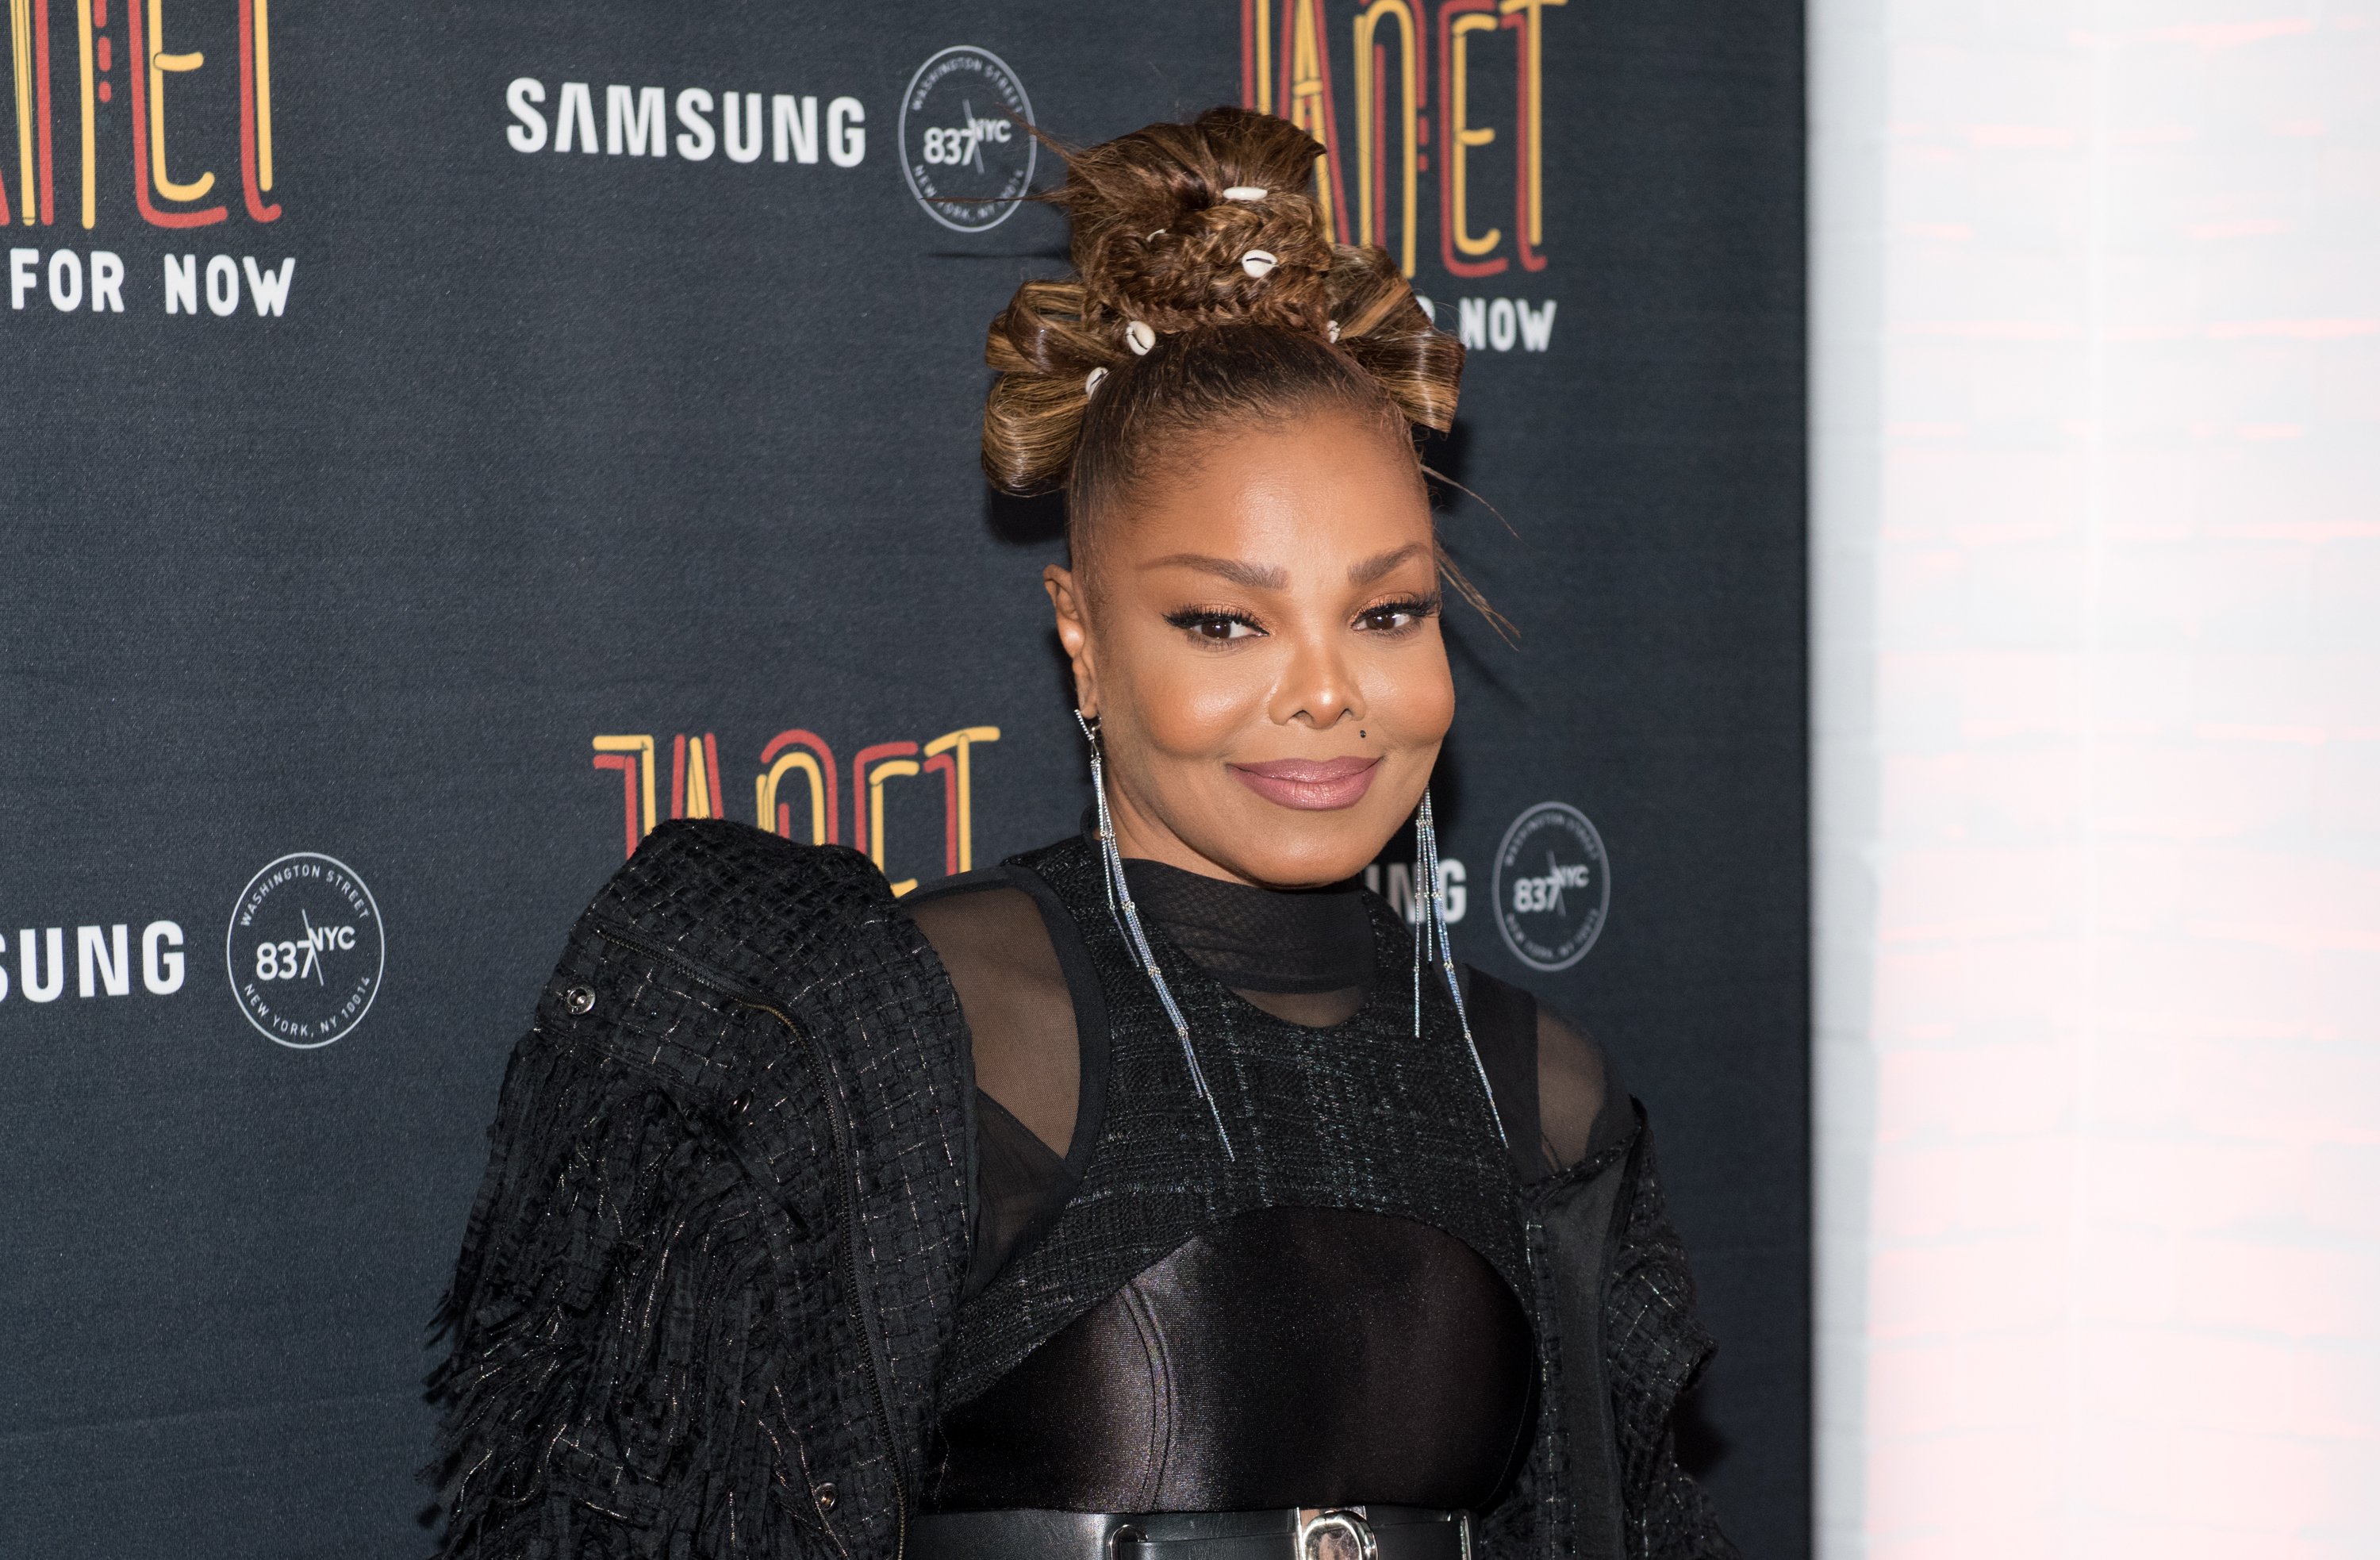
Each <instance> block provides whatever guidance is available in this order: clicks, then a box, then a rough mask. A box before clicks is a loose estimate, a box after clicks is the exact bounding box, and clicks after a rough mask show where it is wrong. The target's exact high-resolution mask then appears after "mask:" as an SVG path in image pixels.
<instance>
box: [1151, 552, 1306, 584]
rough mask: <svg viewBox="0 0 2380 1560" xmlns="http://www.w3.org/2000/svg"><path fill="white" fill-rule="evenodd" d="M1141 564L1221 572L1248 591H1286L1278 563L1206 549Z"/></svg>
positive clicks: (1283, 572) (1285, 574)
mask: <svg viewBox="0 0 2380 1560" xmlns="http://www.w3.org/2000/svg"><path fill="white" fill-rule="evenodd" d="M1140 567H1143V568H1195V569H1197V570H1198V571H1199V572H1200V573H1202V574H1215V575H1220V576H1221V577H1222V578H1224V579H1228V580H1230V581H1231V582H1232V583H1233V584H1234V585H1240V586H1245V587H1246V588H1247V589H1248V590H1251V591H1286V590H1288V589H1289V570H1287V569H1285V568H1282V567H1281V566H1280V565H1278V564H1249V563H1242V562H1241V561H1240V560H1238V559H1237V558H1218V557H1212V556H1209V555H1207V554H1205V553H1169V554H1167V555H1165V556H1164V557H1161V558H1157V559H1153V560H1151V561H1150V562H1148V563H1145V564H1143V565H1141V566H1140Z"/></svg>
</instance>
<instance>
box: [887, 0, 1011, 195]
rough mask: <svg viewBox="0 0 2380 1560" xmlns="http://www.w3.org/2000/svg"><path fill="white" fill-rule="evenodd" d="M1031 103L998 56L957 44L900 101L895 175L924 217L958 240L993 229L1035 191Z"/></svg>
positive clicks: (920, 70) (922, 70)
mask: <svg viewBox="0 0 2380 1560" xmlns="http://www.w3.org/2000/svg"><path fill="white" fill-rule="evenodd" d="M1032 122H1033V104H1032V102H1031V101H1030V100H1029V99H1027V98H1026V95H1025V84H1024V83H1023V82H1021V81H1019V80H1018V79H1016V72H1014V70H1011V69H1009V68H1008V66H1007V65H1006V63H1005V62H1003V61H1002V59H1001V57H1000V56H999V55H995V54H993V53H992V52H991V51H990V50H989V49H978V48H976V47H975V46H974V45H972V44H967V43H962V44H959V45H958V46H957V47H955V48H949V49H944V50H943V51H942V52H941V54H938V55H935V56H934V57H933V58H931V59H929V60H928V61H927V62H926V63H925V64H923V65H921V66H919V67H917V75H915V76H913V77H911V78H910V79H909V90H908V91H905V92H904V93H902V94H901V129H900V141H901V174H902V177H905V178H906V179H907V180H908V181H909V193H910V194H912V195H915V196H916V197H917V204H919V205H921V206H923V207H925V208H926V214H927V215H928V216H930V217H932V218H933V219H934V220H935V221H936V222H939V223H941V225H943V226H944V227H950V228H955V229H957V230H958V231H959V232H961V233H981V232H983V231H984V230H985V229H987V228H991V227H997V226H999V225H1001V224H1002V223H1003V222H1006V221H1007V220H1008V216H1009V213H1012V212H1014V210H1016V205H1017V201H1018V200H1019V199H1020V198H1022V197H1023V195H1024V194H1025V192H1026V190H1027V189H1031V188H1032V185H1033V163H1034V155H1035V151H1036V148H1035V145H1034V140H1033V132H1032V131H1030V130H1028V129H1026V126H1027V125H1030V124H1031V123H1032Z"/></svg>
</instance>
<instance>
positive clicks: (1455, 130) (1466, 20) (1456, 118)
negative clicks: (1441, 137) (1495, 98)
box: [1446, 11, 1504, 255]
mask: <svg viewBox="0 0 2380 1560" xmlns="http://www.w3.org/2000/svg"><path fill="white" fill-rule="evenodd" d="M1500 25H1502V24H1501V23H1500V22H1498V21H1497V19H1496V18H1494V17H1491V16H1487V15H1484V14H1482V13H1480V12H1477V11H1470V12H1466V13H1464V14H1463V15H1462V16H1459V17H1456V18H1454V31H1453V35H1452V36H1453V48H1454V58H1453V60H1452V61H1451V62H1450V67H1449V72H1448V73H1449V74H1450V75H1451V76H1452V77H1453V79H1454V102H1453V103H1452V104H1450V105H1449V106H1448V124H1447V136H1446V160H1447V163H1448V164H1449V166H1448V168H1447V177H1449V178H1451V180H1453V183H1454V247H1455V248H1456V249H1458V250H1462V251H1463V253H1464V254H1467V255H1483V254H1486V253H1488V251H1489V250H1493V249H1494V248H1495V247H1496V246H1497V245H1498V244H1500V243H1501V242H1502V241H1503V238H1504V230H1503V229H1502V228H1500V227H1491V228H1489V229H1488V231H1487V232H1485V233H1482V234H1480V235H1478V236H1476V237H1474V236H1473V234H1472V232H1471V207H1470V195H1471V189H1470V161H1471V157H1470V152H1471V149H1472V148H1473V147H1475V146H1485V145H1487V144H1488V142H1489V141H1492V140H1495V139H1496V132H1495V130H1494V129H1493V128H1490V127H1488V126H1484V125H1483V126H1479V127H1477V128H1474V127H1473V126H1472V124H1471V122H1470V101H1471V91H1470V76H1471V69H1470V67H1471V43H1470V37H1471V34H1473V33H1475V32H1492V31H1494V30H1496V29H1497V28H1498V27H1499V26H1500Z"/></svg>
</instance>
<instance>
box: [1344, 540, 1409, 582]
mask: <svg viewBox="0 0 2380 1560" xmlns="http://www.w3.org/2000/svg"><path fill="white" fill-rule="evenodd" d="M1420 551H1421V543H1420V542H1406V543H1405V544H1404V545H1403V546H1402V547H1399V548H1397V549H1396V550H1394V551H1393V552H1388V553H1383V554H1381V555H1379V556H1378V557H1377V558H1366V559H1365V560H1364V561H1363V562H1362V563H1360V564H1356V565H1354V567H1351V568H1349V569H1348V570H1347V583H1348V584H1350V585H1369V584H1370V583H1371V582H1372V581H1373V580H1375V579H1378V578H1380V576H1382V575H1384V574H1386V573H1388V572H1389V570H1390V569H1392V568H1394V567H1397V566H1398V565H1399V564H1401V563H1403V562H1404V561H1405V560H1406V559H1407V558H1410V557H1412V556H1413V555H1415V554H1416V553H1418V552H1420Z"/></svg>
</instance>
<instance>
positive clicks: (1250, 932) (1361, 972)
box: [1123, 860, 1373, 992]
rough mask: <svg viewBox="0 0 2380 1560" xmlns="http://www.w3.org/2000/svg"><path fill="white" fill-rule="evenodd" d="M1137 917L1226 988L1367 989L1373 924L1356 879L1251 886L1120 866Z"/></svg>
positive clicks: (1145, 865) (1153, 867)
mask: <svg viewBox="0 0 2380 1560" xmlns="http://www.w3.org/2000/svg"><path fill="white" fill-rule="evenodd" d="M1123 872H1124V879H1125V881H1126V882H1128V883H1129V884H1131V885H1132V896H1133V900H1134V902H1135V904H1137V905H1138V906H1139V907H1140V913H1141V915H1142V916H1143V917H1144V918H1145V919H1147V920H1150V921H1152V922H1155V923H1156V924H1158V925H1160V926H1162V927H1163V928H1164V929H1165V934H1166V935H1167V936H1169V937H1171V938H1172V939H1173V941H1174V942H1175V943H1176V944H1177V945H1180V947H1181V948H1182V951H1183V952H1184V953H1186V954H1188V955H1189V956H1190V957H1192V958H1195V959H1196V960H1197V961H1198V963H1199V964H1200V965H1201V966H1202V967H1204V968H1205V969H1206V970H1207V972H1208V974H1210V975H1212V976H1214V977H1215V978H1216V979H1217V980H1219V981H1222V982H1223V984H1225V985H1227V986H1232V987H1235V988H1237V989H1239V990H1241V991H1251V992H1335V991H1344V990H1346V989H1347V988H1348V987H1350V986H1366V985H1369V984H1370V983H1371V980H1372V969H1373V956H1372V921H1371V917H1370V915H1369V914H1368V913H1367V912H1366V910H1365V908H1364V888H1363V884H1362V883H1361V882H1360V881H1358V880H1355V879H1353V878H1351V879H1349V880H1348V881H1347V882H1345V883H1340V884H1331V885H1330V887H1328V888H1313V889H1301V890H1296V891H1283V890H1281V889H1273V888H1251V887H1249V886H1248V885H1247V884H1239V883H1227V882H1225V881H1224V880H1223V879H1221V878H1211V877H1205V876H1202V875H1200V874H1199V873H1196V872H1188V871H1183V870H1182V869H1181V868H1179V867H1170V866H1167V865H1166V864H1165V863H1163V862H1161V861H1134V860H1128V861H1126V862H1125V863H1124V864H1123Z"/></svg>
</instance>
